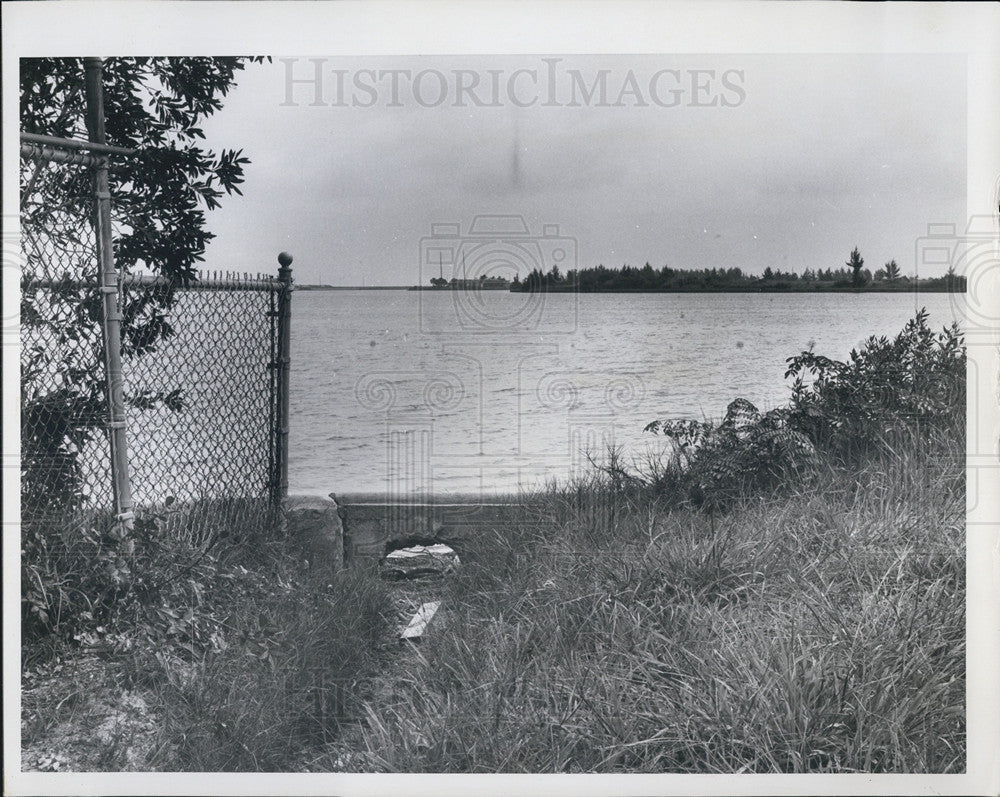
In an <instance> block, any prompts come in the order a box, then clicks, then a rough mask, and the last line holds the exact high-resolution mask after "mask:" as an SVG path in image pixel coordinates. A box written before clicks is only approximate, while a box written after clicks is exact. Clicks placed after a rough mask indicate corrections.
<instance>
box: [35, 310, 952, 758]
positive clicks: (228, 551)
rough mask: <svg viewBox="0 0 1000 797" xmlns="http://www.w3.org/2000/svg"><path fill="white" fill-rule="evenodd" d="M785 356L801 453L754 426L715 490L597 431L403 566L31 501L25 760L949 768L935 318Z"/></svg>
mask: <svg viewBox="0 0 1000 797" xmlns="http://www.w3.org/2000/svg"><path fill="white" fill-rule="evenodd" d="M792 362H793V367H792V371H790V373H791V372H797V373H799V374H801V373H803V372H804V370H810V369H811V370H812V371H813V372H815V371H816V370H817V369H818V370H819V372H820V378H819V379H818V380H816V381H814V382H812V383H810V384H806V383H805V382H803V381H798V382H797V386H796V388H795V389H794V391H793V405H792V414H791V415H790V417H791V418H792V419H793V421H796V419H797V422H805V423H807V424H809V425H811V427H810V428H811V432H812V434H811V440H812V441H813V442H815V443H816V450H815V451H813V453H814V454H815V455H816V456H813V457H811V458H810V461H809V462H810V464H809V465H808V467H799V465H797V464H795V462H794V460H789V461H790V462H791V466H790V467H789V468H787V469H786V470H784V471H782V470H780V467H785V465H786V464H788V463H787V462H785V464H783V462H784V460H783V459H782V458H783V457H785V453H783V452H786V449H783V448H781V447H780V446H778V447H774V448H772V449H768V448H767V447H765V446H763V444H761V447H760V451H761V452H764V453H765V454H766V453H767V451H772V455H771V459H770V460H768V458H767V457H766V456H761V457H758V458H757V460H756V461H750V460H748V459H747V458H746V457H744V458H743V459H742V460H739V463H740V464H739V467H728V468H727V467H721V468H716V469H715V470H714V471H712V474H721V476H718V478H717V477H716V475H712V478H713V479H714V480H715V481H713V482H706V483H709V484H710V485H711V484H717V485H719V486H720V489H719V491H718V496H722V497H723V498H722V499H719V500H716V499H718V496H713V495H708V496H707V498H709V499H713V500H706V495H704V492H705V491H704V489H702V488H701V487H700V482H696V481H693V479H694V480H698V479H702V478H703V477H704V476H705V475H706V474H707V473H709V469H707V468H702V469H699V468H697V467H690V466H689V467H688V468H687V469H685V467H684V466H683V465H682V464H681V463H680V462H676V463H673V464H672V463H670V462H668V463H666V464H661V463H647V465H646V467H645V469H644V471H643V472H641V473H637V472H635V471H634V470H630V469H629V468H627V467H626V466H625V465H624V464H623V463H622V462H621V460H620V457H619V456H618V455H617V453H616V452H610V453H609V456H608V457H607V459H605V460H604V461H603V462H598V463H595V467H594V469H593V470H592V472H591V474H590V475H589V476H588V477H586V478H584V479H582V480H580V481H578V482H576V483H574V484H571V485H569V486H564V487H551V488H549V489H547V490H542V491H539V492H537V493H534V494H531V495H524V496H520V497H518V499H517V500H516V501H512V502H511V503H510V505H509V506H507V507H505V508H504V510H503V512H502V513H501V516H500V519H499V520H495V521H490V522H489V523H485V524H484V525H483V526H482V527H481V529H480V533H479V535H478V536H476V537H475V538H472V539H466V540H463V541H459V542H456V543H455V544H456V547H457V548H458V552H459V554H460V556H461V560H462V565H461V567H460V568H459V569H458V570H457V571H456V572H455V573H454V574H452V575H450V576H448V577H447V578H446V579H444V580H442V581H440V582H435V583H433V584H427V585H424V586H423V587H420V586H417V587H414V586H412V585H403V586H396V587H393V588H390V587H389V586H388V585H386V584H385V583H383V582H381V581H379V580H378V578H377V576H376V574H375V573H374V572H373V571H366V570H360V569H359V570H355V571H352V572H348V573H345V574H342V575H341V576H339V577H337V578H336V579H334V580H333V583H325V581H322V580H318V578H319V571H318V570H317V571H310V570H309V569H308V568H307V567H306V565H305V564H304V562H303V557H302V555H301V552H297V551H296V550H295V549H294V547H293V546H292V545H291V541H289V540H287V539H283V538H282V537H281V535H280V534H279V533H276V532H275V531H274V524H273V518H269V517H267V516H266V513H264V514H260V513H258V514H257V515H254V513H253V512H242V509H244V507H234V506H231V505H227V504H226V503H225V502H205V503H203V504H199V505H197V506H194V507H183V508H176V507H175V508H174V509H171V510H169V511H163V512H159V513H152V514H150V515H149V516H148V517H146V518H144V519H142V520H141V521H140V522H138V523H137V524H136V530H135V534H134V535H132V536H131V537H128V538H125V539H123V538H121V537H120V536H119V535H116V534H114V533H113V531H112V530H111V529H110V528H109V527H108V526H107V523H106V519H105V520H102V519H101V518H100V517H98V516H94V517H92V518H89V519H85V520H86V522H82V521H81V520H80V518H77V521H76V524H75V525H74V526H72V527H69V526H66V527H55V528H53V527H49V528H44V529H39V528H32V527H31V526H30V525H29V526H28V527H27V530H26V534H25V537H24V543H23V550H22V636H23V642H24V645H23V651H24V656H23V662H22V664H23V675H24V684H25V686H24V691H23V701H22V702H23V714H22V743H23V749H24V751H25V755H24V758H25V761H26V762H27V764H28V766H29V767H31V768H35V769H43V770H44V769H49V770H60V769H61V770H88V769H89V770H119V769H133V770H141V769H158V770H183V771H300V770H308V771H360V772H466V773H468V772H472V773H475V772H532V773H534V772H539V773H543V772H609V773H613V772H650V773H652V772H657V773H659V772H671V773H802V772H811V773H850V772H863V773H958V772H963V771H964V769H965V757H966V739H965V730H966V728H965V709H966V706H965V600H966V585H965V451H964V442H965V417H964V390H959V389H957V388H962V387H963V386H964V382H963V381H962V379H963V377H964V373H965V362H964V348H963V347H962V344H961V339H960V336H959V334H958V332H957V330H955V331H952V332H948V331H946V332H945V333H943V334H942V336H940V337H939V338H938V339H935V338H934V337H933V335H932V333H930V331H929V329H928V328H927V327H926V316H925V315H924V314H918V316H917V318H916V319H915V320H914V321H913V322H911V323H910V324H908V325H907V327H906V328H905V329H904V332H903V333H902V334H901V335H900V336H899V337H898V338H897V339H896V340H894V341H891V342H890V341H888V340H886V339H880V340H875V339H871V340H870V341H869V343H868V344H867V345H866V347H865V348H863V349H862V350H861V351H860V352H856V353H855V352H852V356H851V361H850V362H849V363H847V364H844V363H834V362H832V361H829V360H826V359H825V358H819V357H818V356H816V355H813V353H811V352H806V353H803V355H802V356H801V357H799V358H794V359H793V361H792ZM949 385H951V386H952V388H953V389H951V390H950V391H949V390H948V389H947V388H948V386H949ZM796 411H797V412H798V415H797V416H796V415H795V412H796ZM719 428H720V429H721V428H722V427H719ZM717 437H719V436H718V435H717ZM719 439H722V440H723V441H724V443H725V445H732V446H740V445H746V443H745V442H742V443H741V442H740V441H741V440H743V441H747V440H753V439H754V438H753V435H752V432H751V433H746V434H745V435H744V437H742V438H741V437H740V436H739V435H738V434H736V433H735V432H733V433H731V434H730V433H729V432H726V433H725V434H722V435H721V437H719ZM770 439H772V438H763V437H761V438H757V440H758V443H760V441H762V440H763V441H764V442H765V443H766V442H767V441H768V440H770ZM726 441H728V442H726ZM758 443H754V444H755V445H757V444H758ZM720 445H721V444H720ZM768 445H770V444H769V443H768ZM703 450H708V451H709V454H710V457H711V458H713V459H712V460H711V461H710V462H709V464H713V463H716V464H718V463H721V464H723V465H725V464H726V463H725V462H724V461H723V460H724V459H725V456H724V455H725V454H726V449H725V448H720V447H719V445H716V446H715V447H714V448H709V449H703ZM742 453H743V454H745V453H746V451H745V450H744V451H742ZM695 456H697V454H695ZM720 457H721V458H720ZM734 461H735V460H734ZM730 464H731V463H730ZM779 466H780V467H779ZM755 468H756V470H757V472H756V473H754V472H753V471H754V469H755ZM781 473H785V474H786V475H787V477H786V478H784V479H783V480H782V479H779V478H778V475H779V474H781ZM719 479H729V480H730V481H729V482H728V483H727V482H724V481H720V480H719ZM693 484H694V485H695V486H698V487H699V490H696V491H692V489H691V487H692V485H693ZM723 488H724V489H723ZM699 491H700V492H699ZM236 509H240V510H241V511H239V512H237V511H235V510H236ZM405 590H410V593H409V594H404V593H405ZM393 591H394V592H393ZM421 593H423V594H421ZM432 597H433V598H434V599H441V600H442V601H443V606H442V609H441V611H440V612H439V613H438V616H437V617H436V618H435V620H434V622H433V623H432V625H431V627H430V631H429V633H428V634H427V635H426V639H425V641H424V642H423V643H421V645H420V646H410V645H407V646H406V647H403V648H400V647H398V646H397V645H396V642H395V633H394V628H393V626H394V624H395V623H396V622H398V621H399V620H401V619H404V618H401V617H398V616H397V615H396V608H395V602H397V601H399V600H400V599H401V598H406V600H411V599H416V598H419V599H420V600H429V599H432ZM403 602H406V601H403Z"/></svg>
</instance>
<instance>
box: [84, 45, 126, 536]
mask: <svg viewBox="0 0 1000 797" xmlns="http://www.w3.org/2000/svg"><path fill="white" fill-rule="evenodd" d="M83 62H84V70H85V73H86V91H87V133H88V138H89V139H90V141H92V142H94V143H96V144H100V145H104V144H107V139H106V136H105V133H104V90H103V87H102V85H101V71H102V68H101V59H100V58H84V59H83ZM94 231H95V235H96V239H97V256H98V263H99V265H100V289H101V294H102V298H103V305H104V314H103V315H104V323H103V326H102V331H103V337H104V356H105V374H106V378H107V399H108V427H109V435H108V437H109V440H110V444H111V479H112V484H113V487H114V500H115V514H116V515H117V519H118V522H119V523H121V524H122V525H123V526H125V527H126V528H129V527H131V525H132V488H131V485H130V483H129V473H128V444H127V441H126V435H125V398H124V384H123V380H122V362H121V318H122V317H121V312H120V310H119V307H118V271H117V269H116V268H115V256H114V248H113V247H114V244H113V240H112V229H111V192H110V189H109V186H108V156H107V155H106V154H101V155H100V157H99V161H98V165H97V166H96V167H95V168H94Z"/></svg>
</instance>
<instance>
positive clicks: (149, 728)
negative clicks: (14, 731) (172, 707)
mask: <svg viewBox="0 0 1000 797" xmlns="http://www.w3.org/2000/svg"><path fill="white" fill-rule="evenodd" d="M21 699H22V714H21V739H22V745H23V746H22V751H21V770H22V771H25V772H148V771H153V770H154V767H153V766H151V763H150V761H151V758H152V754H153V752H154V750H155V747H156V744H157V739H158V738H159V736H160V734H159V730H160V722H159V721H158V718H157V716H156V712H155V711H154V710H153V709H152V708H151V707H150V701H149V700H148V696H144V695H143V694H142V693H141V692H139V691H131V690H124V689H122V688H120V687H119V686H117V685H116V684H115V683H114V682H113V679H112V677H111V675H110V673H109V671H108V667H107V662H105V661H102V660H101V659H100V658H99V657H98V656H96V655H93V654H89V653H77V652H73V651H70V652H67V653H65V654H63V655H62V656H60V657H59V658H58V659H57V660H55V661H53V662H49V663H47V664H46V665H44V667H41V668H39V669H37V670H35V671H32V672H28V673H25V677H24V681H23V689H22V696H21Z"/></svg>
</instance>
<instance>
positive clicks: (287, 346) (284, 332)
mask: <svg viewBox="0 0 1000 797" xmlns="http://www.w3.org/2000/svg"><path fill="white" fill-rule="evenodd" d="M278 264H279V265H280V266H281V268H279V269H278V281H279V282H280V283H281V289H280V291H279V293H278V352H279V355H278V356H279V360H278V385H277V388H278V417H277V423H278V429H277V432H278V433H277V440H276V451H275V455H276V459H277V468H276V470H277V473H276V477H277V490H276V494H275V496H274V500H275V503H278V502H280V501H281V500H283V499H285V498H287V497H288V405H289V401H288V387H289V382H290V379H289V377H290V375H291V363H292V256H291V255H290V254H288V252H282V253H281V254H280V255H278Z"/></svg>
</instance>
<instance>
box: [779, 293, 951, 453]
mask: <svg viewBox="0 0 1000 797" xmlns="http://www.w3.org/2000/svg"><path fill="white" fill-rule="evenodd" d="M965 359H966V356H965V345H964V338H963V336H962V334H961V332H960V331H959V329H958V325H957V324H952V325H951V326H950V327H946V328H945V329H944V330H943V331H941V332H940V333H937V334H935V333H934V332H933V331H932V330H931V329H930V327H929V326H928V325H927V311H926V310H920V312H918V313H917V315H916V316H915V317H914V318H912V319H911V320H910V321H908V322H907V324H906V326H905V327H904V328H903V331H902V332H900V333H899V334H898V335H897V336H896V337H895V338H894V339H893V340H889V339H888V338H886V337H884V336H883V337H878V338H876V337H874V336H873V337H870V338H868V340H867V341H866V342H865V345H864V346H863V347H862V348H861V349H860V351H858V350H852V351H851V355H850V358H849V359H848V361H847V362H846V363H845V362H839V361H837V360H831V359H829V358H827V357H823V356H821V355H819V354H816V353H815V352H813V351H812V350H810V351H805V352H802V353H801V354H799V355H798V356H797V357H791V358H789V360H788V370H787V372H786V373H785V377H786V378H788V377H793V378H794V380H795V381H794V383H793V385H792V401H791V413H790V422H791V423H792V425H793V426H794V427H795V428H796V429H798V430H799V431H801V432H803V433H804V434H805V435H807V436H808V437H809V439H810V440H812V441H813V442H814V443H815V444H816V446H817V447H819V448H821V449H822V450H823V451H825V452H826V453H828V454H831V455H833V456H834V457H836V458H838V459H841V460H844V461H855V460H857V459H858V458H859V457H863V456H864V455H866V454H871V453H874V452H875V451H877V450H878V449H880V448H882V447H884V446H885V445H886V444H889V445H891V444H892V443H893V441H894V440H898V439H900V438H901V437H903V436H905V437H906V438H907V439H909V438H910V437H911V436H913V435H914V434H916V436H917V438H918V439H926V438H927V436H928V434H929V433H930V432H932V431H933V430H936V429H937V430H940V429H945V430H950V431H955V432H958V431H959V430H960V429H961V428H962V426H963V424H964V421H965ZM808 377H811V379H809V380H808V381H807V378H808Z"/></svg>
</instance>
